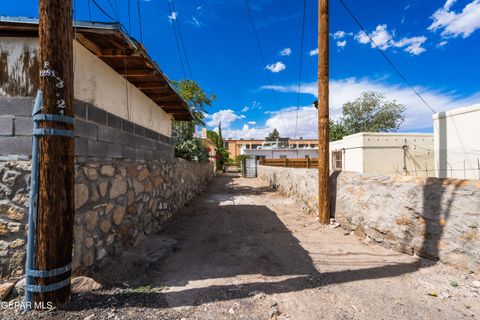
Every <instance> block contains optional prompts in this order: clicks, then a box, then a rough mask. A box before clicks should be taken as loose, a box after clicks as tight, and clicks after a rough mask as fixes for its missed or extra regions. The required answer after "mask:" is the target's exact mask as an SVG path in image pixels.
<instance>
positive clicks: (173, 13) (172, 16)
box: [168, 11, 178, 21]
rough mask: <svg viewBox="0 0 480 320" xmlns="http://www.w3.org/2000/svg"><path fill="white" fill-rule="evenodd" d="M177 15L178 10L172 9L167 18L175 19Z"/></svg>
mask: <svg viewBox="0 0 480 320" xmlns="http://www.w3.org/2000/svg"><path fill="white" fill-rule="evenodd" d="M177 17H178V12H177V11H173V12H172V14H171V15H169V16H168V20H170V21H173V20H177Z"/></svg>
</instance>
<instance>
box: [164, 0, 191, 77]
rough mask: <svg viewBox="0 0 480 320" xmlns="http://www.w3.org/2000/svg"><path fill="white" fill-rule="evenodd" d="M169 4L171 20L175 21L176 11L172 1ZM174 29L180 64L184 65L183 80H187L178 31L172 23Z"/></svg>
mask: <svg viewBox="0 0 480 320" xmlns="http://www.w3.org/2000/svg"><path fill="white" fill-rule="evenodd" d="M167 3H168V10H169V11H170V19H171V20H174V19H176V18H177V17H176V13H175V16H174V14H173V12H174V11H173V10H172V6H171V3H170V0H169V1H167ZM171 22H172V21H171ZM172 28H173V34H174V35H175V42H176V43H177V51H178V57H179V59H180V64H181V65H182V71H183V78H184V79H186V78H187V73H186V72H185V65H184V64H183V58H182V52H181V50H180V42H179V40H178V35H177V29H176V28H175V23H174V22H172Z"/></svg>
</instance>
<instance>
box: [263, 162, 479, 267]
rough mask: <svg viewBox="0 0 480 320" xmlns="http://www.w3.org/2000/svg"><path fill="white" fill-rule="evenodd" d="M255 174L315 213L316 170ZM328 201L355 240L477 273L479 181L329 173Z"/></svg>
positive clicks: (270, 169)
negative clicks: (356, 236) (353, 232)
mask: <svg viewBox="0 0 480 320" xmlns="http://www.w3.org/2000/svg"><path fill="white" fill-rule="evenodd" d="M258 175H259V177H260V178H261V179H264V180H267V181H269V182H270V184H271V185H272V186H273V187H274V188H276V189H277V190H279V191H280V192H282V193H283V194H285V195H287V196H290V197H292V198H294V199H296V200H297V201H298V202H299V203H301V204H302V205H303V206H304V207H305V209H306V210H307V211H308V212H310V213H316V212H317V210H318V209H317V203H316V202H317V201H318V200H317V199H318V198H317V190H318V189H317V183H318V175H317V170H316V169H295V168H277V167H266V166H259V169H258ZM331 199H332V208H331V209H332V210H331V211H332V212H331V215H332V216H334V217H335V219H336V220H337V221H338V222H340V223H341V225H342V227H343V228H346V229H348V230H354V231H355V233H356V234H357V235H359V236H361V237H367V238H368V239H370V240H371V241H374V242H377V243H379V244H381V245H383V246H385V247H388V248H392V249H394V250H397V251H400V252H404V253H408V254H416V255H419V256H422V257H426V258H429V259H433V260H436V259H439V260H440V261H442V262H444V263H446V264H449V265H452V266H454V267H457V268H459V269H462V270H465V271H473V272H475V273H479V272H480V231H479V228H480V181H474V180H455V179H438V178H419V177H386V176H380V175H364V174H358V173H353V172H341V173H338V172H334V173H332V176H331Z"/></svg>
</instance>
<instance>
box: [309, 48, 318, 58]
mask: <svg viewBox="0 0 480 320" xmlns="http://www.w3.org/2000/svg"><path fill="white" fill-rule="evenodd" d="M308 55H309V56H310V57H312V56H318V48H316V49H313V50H310V51H309V52H308Z"/></svg>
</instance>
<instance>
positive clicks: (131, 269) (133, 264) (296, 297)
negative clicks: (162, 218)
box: [0, 175, 480, 320]
mask: <svg viewBox="0 0 480 320" xmlns="http://www.w3.org/2000/svg"><path fill="white" fill-rule="evenodd" d="M94 278H95V279H96V280H97V281H99V282H101V283H102V284H103V285H104V288H103V289H102V290H99V291H96V292H90V293H84V294H80V295H74V296H73V297H72V302H71V303H69V304H68V305H66V306H64V307H62V309H59V310H53V311H46V312H36V311H35V312H31V313H28V314H22V313H21V312H18V311H16V310H3V311H1V312H0V319H88V320H96V319H100V320H101V319H145V320H147V319H273V318H276V319H479V318H480V298H479V290H480V289H478V288H474V285H473V281H478V280H479V279H478V276H476V275H473V274H464V273H462V272H460V271H457V270H454V269H451V268H448V267H446V266H444V265H442V264H440V263H433V262H431V261H428V260H423V259H421V258H419V257H415V256H413V257H411V256H407V255H403V254H400V253H397V252H394V251H390V250H387V249H384V248H382V247H380V246H378V245H375V244H367V243H364V241H361V240H359V239H357V238H356V237H355V235H353V234H349V233H345V232H344V231H343V230H342V229H341V228H335V229H332V228H330V227H324V226H320V225H319V224H318V223H317V222H316V221H315V219H314V217H312V216H307V215H305V214H304V213H303V212H302V210H301V208H300V206H299V205H298V204H296V203H294V202H293V201H291V200H290V199H287V198H285V197H283V196H281V195H280V194H278V193H275V192H274V191H272V190H270V188H269V187H268V186H267V185H266V184H265V183H264V182H262V181H260V180H258V179H244V178H239V177H235V176H232V175H230V176H229V175H224V176H220V177H217V178H216V179H215V181H214V182H213V183H212V184H211V185H210V186H209V188H208V189H207V190H206V192H205V193H203V194H202V195H201V196H199V197H198V198H197V199H196V200H194V201H193V202H192V203H190V205H189V206H187V207H186V208H184V209H182V210H181V212H179V214H177V215H176V216H175V218H174V219H173V221H172V223H171V224H170V225H169V226H168V227H167V229H166V230H165V231H164V232H162V233H161V234H158V235H154V236H150V237H147V238H146V240H145V241H144V242H143V243H142V244H141V246H140V247H138V248H135V250H132V251H129V252H126V253H125V254H124V255H123V256H121V257H117V258H115V259H114V260H111V261H108V262H106V263H104V264H103V265H102V266H101V269H100V271H99V272H98V273H97V274H95V275H94Z"/></svg>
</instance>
